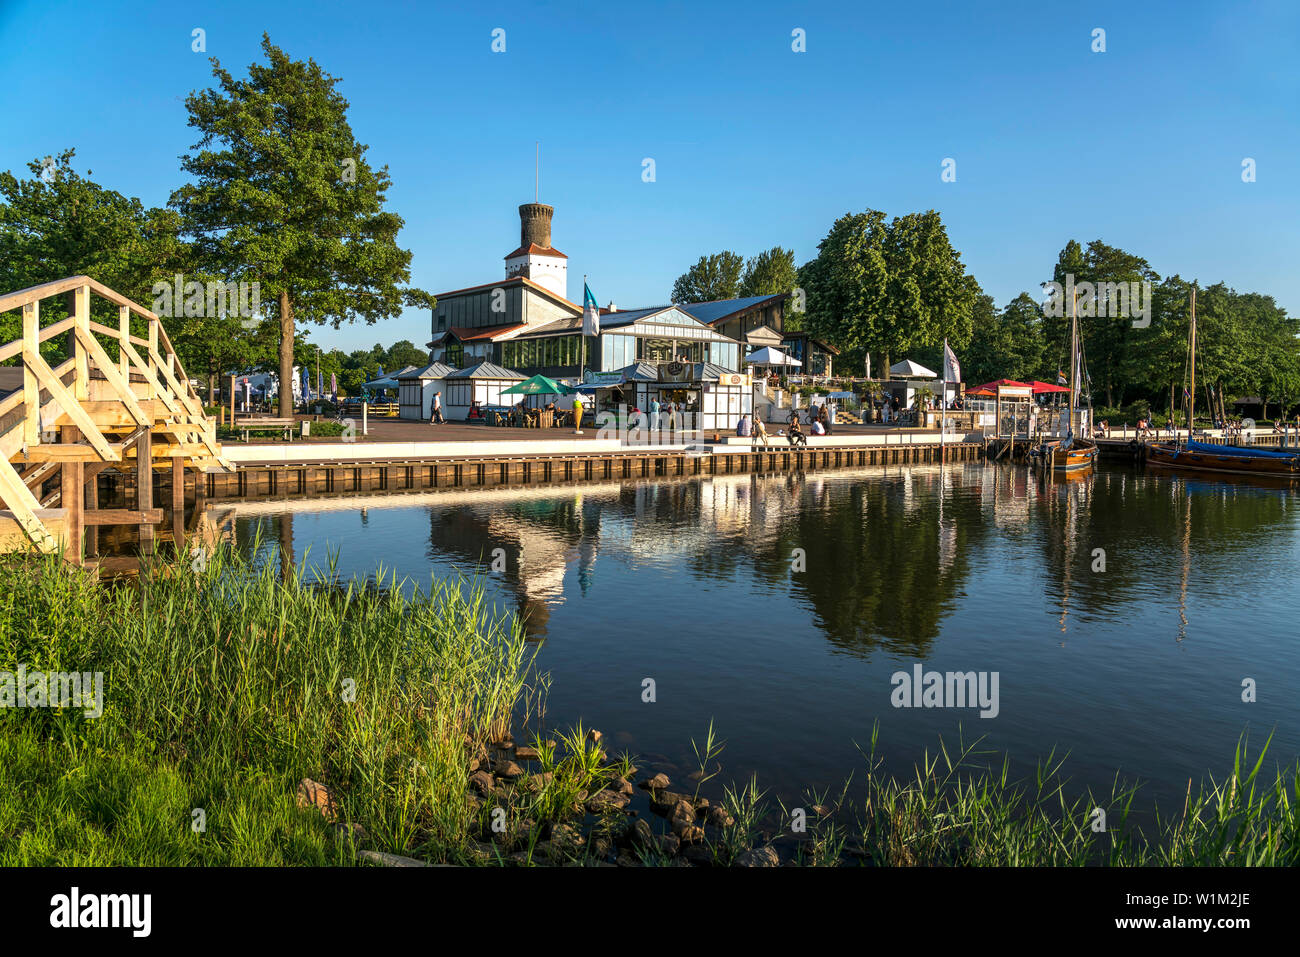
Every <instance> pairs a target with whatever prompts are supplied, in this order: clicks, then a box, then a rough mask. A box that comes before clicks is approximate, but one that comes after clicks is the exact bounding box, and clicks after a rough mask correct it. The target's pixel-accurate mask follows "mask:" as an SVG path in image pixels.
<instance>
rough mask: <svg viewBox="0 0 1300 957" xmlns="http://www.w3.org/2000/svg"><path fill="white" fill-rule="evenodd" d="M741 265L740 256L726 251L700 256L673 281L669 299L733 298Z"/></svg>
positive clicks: (738, 281) (699, 300) (674, 300)
mask: <svg viewBox="0 0 1300 957" xmlns="http://www.w3.org/2000/svg"><path fill="white" fill-rule="evenodd" d="M744 266H745V260H744V258H743V257H742V256H741V255H740V254H739V253H733V252H731V251H730V250H724V251H722V252H720V253H714V254H713V255H712V256H701V257H700V259H699V262H697V263H696V264H695V265H694V266H692V267H691V268H690V269H688V270H686V272H684V273H682V275H680V276H678V277H677V281H676V282H674V283H673V302H679V303H692V302H713V301H714V300H717V299H735V298H736V297H737V296H738V295H739V294H740V271H741V270H742V269H743V268H744Z"/></svg>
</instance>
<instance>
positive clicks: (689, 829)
mask: <svg viewBox="0 0 1300 957" xmlns="http://www.w3.org/2000/svg"><path fill="white" fill-rule="evenodd" d="M674 831H675V832H676V834H677V837H678V838H680V839H681V842H682V843H683V844H699V843H700V842H701V841H703V840H704V828H702V827H700V826H699V825H698V824H683V825H681V826H676V827H674Z"/></svg>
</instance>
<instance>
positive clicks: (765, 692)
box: [212, 464, 1300, 804]
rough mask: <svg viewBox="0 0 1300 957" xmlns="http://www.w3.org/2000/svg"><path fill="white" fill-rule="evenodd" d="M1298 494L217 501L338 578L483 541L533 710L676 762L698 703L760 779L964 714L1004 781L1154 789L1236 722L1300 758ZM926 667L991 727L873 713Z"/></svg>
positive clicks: (475, 495) (478, 550) (904, 737)
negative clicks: (1027, 775) (1059, 766)
mask: <svg viewBox="0 0 1300 957" xmlns="http://www.w3.org/2000/svg"><path fill="white" fill-rule="evenodd" d="M1296 501H1297V500H1296V497H1295V495H1294V494H1293V493H1292V492H1291V491H1290V490H1289V489H1288V488H1287V487H1285V486H1275V487H1261V486H1251V485H1244V484H1234V483H1224V482H1217V481H1213V480H1196V479H1186V478H1183V477H1178V476H1175V477H1167V476H1163V475H1155V474H1151V473H1146V474H1144V473H1142V472H1140V471H1133V470H1130V469H1127V468H1105V469H1103V470H1102V471H1100V472H1099V473H1098V474H1096V475H1095V476H1088V477H1086V478H1083V479H1081V480H1073V481H1069V482H1066V481H1063V480H1060V479H1052V478H1050V477H1049V478H1045V479H1044V478H1039V477H1037V476H1035V475H1032V474H1030V473H1028V472H1027V471H1025V470H1024V469H1021V468H1018V467H1011V466H1002V467H998V466H989V465H983V464H980V465H966V466H950V467H948V468H946V469H944V470H940V469H939V468H938V467H933V466H915V467H910V468H901V469H900V468H893V469H890V470H888V471H881V470H879V469H874V470H869V471H868V470H863V471H861V472H837V473H834V474H806V475H796V476H789V475H784V474H783V475H776V476H770V477H755V476H751V475H739V476H726V477H715V478H712V479H708V478H705V479H696V480H665V481H640V482H624V483H611V484H605V485H584V486H581V487H566V488H554V487H551V488H546V489H535V490H502V491H493V490H483V491H470V492H447V493H441V494H431V495H421V496H409V497H400V496H388V497H375V498H366V499H339V500H331V501H328V502H319V501H318V502H306V503H298V504H292V505H290V504H285V503H274V504H256V505H253V504H250V505H238V506H234V507H233V508H232V507H231V506H213V509H212V512H213V517H214V518H216V519H217V520H218V521H224V522H226V523H227V524H228V525H230V526H232V527H233V531H234V534H235V537H236V540H237V541H238V542H240V543H241V544H242V545H243V546H244V547H248V546H249V543H250V542H251V541H252V540H253V538H254V536H255V534H256V533H257V532H258V531H259V530H260V534H261V536H262V539H263V541H264V549H265V553H266V556H265V557H266V558H267V559H268V560H280V553H281V552H283V551H285V550H286V549H287V550H288V551H289V552H291V554H292V557H293V559H294V560H295V561H303V560H304V559H306V561H307V563H308V565H312V564H316V565H320V566H323V565H324V564H325V563H326V561H327V557H328V554H329V553H330V552H331V551H334V550H337V551H338V552H339V555H340V563H339V571H340V572H341V573H342V574H343V575H344V576H351V575H357V576H362V577H373V576H374V574H375V572H376V570H377V568H379V567H380V566H383V567H384V568H385V569H387V570H388V571H389V572H390V573H391V572H392V571H396V572H397V573H398V575H399V576H406V577H409V578H410V579H411V580H412V581H413V582H414V583H416V584H417V585H418V584H419V583H421V582H423V583H426V584H427V583H428V581H429V579H430V576H440V577H441V576H451V575H456V574H458V573H473V571H474V570H475V567H476V565H477V564H478V562H479V560H480V558H484V559H485V560H487V561H490V559H491V555H492V552H493V549H497V548H500V549H504V552H505V564H506V570H505V571H504V572H503V573H500V574H497V575H493V576H489V578H488V587H489V591H490V594H491V595H492V597H493V598H494V600H496V601H497V602H499V603H500V605H501V606H502V607H504V608H505V609H507V610H510V611H515V612H518V613H519V614H520V615H522V616H524V617H525V620H526V623H527V629H528V631H529V634H530V635H531V636H532V637H533V638H534V639H535V640H536V641H537V642H539V643H540V654H539V657H538V666H539V668H540V669H541V670H543V671H546V672H549V674H550V676H551V684H550V692H549V695H548V698H547V712H546V724H547V725H548V726H550V727H567V726H569V725H571V724H574V723H576V722H577V721H579V720H581V721H582V722H583V723H584V724H585V725H586V726H588V727H597V728H600V729H602V730H603V731H605V733H606V734H607V735H608V736H609V737H610V740H611V741H612V743H613V748H614V749H616V750H623V749H627V750H630V751H632V752H633V753H636V754H639V755H642V756H650V758H651V761H652V763H655V764H658V765H660V766H663V767H665V768H666V769H668V770H669V772H670V774H671V773H673V772H674V771H676V772H677V773H679V774H681V773H684V772H685V771H686V770H688V769H690V768H693V767H694V764H693V762H692V751H691V739H692V738H695V739H697V740H702V738H703V735H704V733H705V730H706V728H707V727H708V724H709V721H710V719H712V720H713V722H714V726H715V728H716V730H717V732H718V734H719V735H720V737H722V738H723V739H725V741H726V750H725V752H724V753H723V758H722V760H723V765H724V772H723V778H726V779H734V780H743V779H746V778H748V776H749V775H750V774H751V773H757V774H758V776H759V779H760V783H761V784H763V785H765V786H767V787H769V788H773V789H775V791H776V792H777V793H778V794H781V795H782V796H785V795H787V794H788V795H798V794H799V793H801V792H802V791H803V790H804V789H806V788H809V787H815V788H821V787H828V786H835V785H838V784H841V783H842V782H843V781H844V779H845V778H846V777H847V776H848V774H849V773H850V772H856V773H857V774H859V775H860V774H861V772H862V769H863V768H864V764H865V762H864V760H863V758H862V756H861V754H860V753H859V751H858V746H859V745H860V746H862V747H864V748H865V747H867V746H868V742H869V741H870V738H871V732H872V726H873V724H874V723H876V722H879V728H880V737H879V741H880V744H879V749H878V750H879V751H880V753H882V754H883V755H884V757H885V758H886V761H887V767H888V768H889V769H890V770H893V771H897V772H903V773H906V772H908V771H910V768H911V764H912V763H913V762H914V761H915V760H917V759H918V758H919V757H920V756H921V754H922V753H923V751H924V750H925V749H927V748H929V749H931V750H933V749H934V747H935V746H936V745H937V744H938V743H939V740H940V738H941V737H942V738H943V739H944V740H945V741H955V740H956V739H957V737H958V735H959V734H961V733H964V734H965V736H966V738H967V739H968V740H969V739H973V738H976V737H980V736H983V738H984V741H983V745H982V746H984V747H988V748H992V749H996V750H998V751H1006V752H1008V753H1009V754H1010V755H1011V757H1012V759H1013V767H1014V768H1015V769H1016V770H1017V771H1019V772H1022V773H1023V772H1028V771H1029V770H1031V769H1032V767H1033V765H1034V763H1035V762H1036V761H1038V760H1040V759H1043V758H1045V757H1046V756H1047V755H1048V754H1049V753H1050V752H1051V751H1052V750H1053V748H1055V749H1056V751H1057V752H1058V754H1059V753H1061V752H1069V760H1068V762H1067V765H1066V768H1067V771H1068V773H1069V775H1070V777H1071V779H1072V781H1073V782H1075V783H1076V784H1078V785H1079V786H1081V787H1082V786H1091V787H1093V788H1095V789H1098V790H1102V791H1107V790H1109V787H1110V784H1111V782H1112V780H1113V778H1114V776H1115V774H1116V773H1117V772H1118V773H1119V774H1120V775H1122V776H1123V777H1125V778H1128V779H1132V780H1140V781H1142V782H1144V788H1143V794H1144V796H1145V800H1146V801H1150V800H1153V799H1159V800H1160V801H1161V803H1164V804H1169V803H1181V800H1182V796H1183V793H1184V792H1185V790H1186V787H1187V779H1188V778H1189V777H1191V778H1194V779H1196V780H1198V781H1199V780H1200V779H1201V778H1202V777H1203V776H1204V775H1205V774H1206V772H1213V773H1215V774H1221V773H1222V772H1223V771H1224V770H1225V768H1226V767H1227V766H1228V765H1229V764H1230V760H1231V756H1232V751H1233V748H1234V746H1235V744H1236V743H1237V740H1238V738H1239V736H1240V735H1241V734H1242V733H1243V732H1246V731H1249V732H1250V736H1251V740H1252V741H1253V742H1258V743H1262V742H1263V740H1264V738H1265V737H1267V735H1268V734H1269V733H1270V731H1272V732H1274V740H1273V744H1272V746H1271V754H1272V755H1273V757H1274V758H1275V759H1276V760H1278V761H1281V762H1283V763H1288V764H1289V763H1291V762H1293V761H1294V760H1295V759H1296V756H1297V754H1298V753H1300V718H1298V716H1297V713H1296V703H1297V701H1300V647H1298V642H1297V621H1300V595H1298V594H1297V590H1296V588H1295V584H1294V583H1295V580H1296V575H1297V570H1298V569H1300V529H1298V527H1297V517H1298V516H1297V509H1296V507H1295V505H1296ZM1098 549H1101V550H1104V571H1102V570H1094V567H1096V568H1097V569H1100V567H1101V564H1100V553H1099V552H1097V550H1098ZM797 550H802V552H800V551H797ZM800 557H802V562H803V570H795V569H794V566H795V565H796V564H798V560H799V559H800ZM918 662H919V663H922V664H923V665H924V666H925V668H926V669H927V670H929V669H935V670H939V671H971V670H974V671H988V672H993V671H996V672H998V673H999V697H1000V701H999V706H1000V711H999V714H998V715H997V717H996V718H992V719H981V718H980V717H979V714H978V712H977V711H976V710H972V709H965V710H959V709H929V710H927V709H897V708H894V707H893V706H892V705H891V703H890V696H891V692H892V691H893V686H892V685H891V681H890V678H891V675H892V674H893V673H895V672H897V671H900V670H905V671H909V672H910V671H911V668H912V666H913V665H914V664H915V663H918ZM645 678H653V679H654V681H655V684H656V693H657V701H655V702H654V703H645V702H643V701H642V682H643V679H645ZM1246 678H1252V679H1254V680H1255V681H1256V682H1257V685H1258V700H1257V701H1256V702H1255V703H1253V704H1247V703H1244V702H1243V701H1242V681H1243V679H1246Z"/></svg>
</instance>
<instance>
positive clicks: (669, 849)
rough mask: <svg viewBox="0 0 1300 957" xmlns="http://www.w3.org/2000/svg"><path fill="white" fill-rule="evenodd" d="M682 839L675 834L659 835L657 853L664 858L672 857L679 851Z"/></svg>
mask: <svg viewBox="0 0 1300 957" xmlns="http://www.w3.org/2000/svg"><path fill="white" fill-rule="evenodd" d="M681 846H682V839H681V838H680V837H678V836H677V835H676V834H661V835H659V853H661V854H663V855H664V856H665V857H672V856H673V855H674V854H676V853H677V851H678V850H680V849H681Z"/></svg>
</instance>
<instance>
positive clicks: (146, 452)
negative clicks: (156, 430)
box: [135, 430, 154, 555]
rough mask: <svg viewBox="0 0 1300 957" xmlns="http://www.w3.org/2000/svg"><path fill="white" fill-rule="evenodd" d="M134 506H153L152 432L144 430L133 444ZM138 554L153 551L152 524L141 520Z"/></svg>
mask: <svg viewBox="0 0 1300 957" xmlns="http://www.w3.org/2000/svg"><path fill="white" fill-rule="evenodd" d="M135 456H136V458H135V507H136V509H137V510H138V511H141V512H145V511H148V510H149V509H151V508H153V433H152V432H150V431H148V430H146V431H144V432H142V433H141V434H140V439H139V441H138V442H137V443H136V446H135ZM139 529H140V554H141V555H147V554H149V553H150V552H152V551H153V548H154V540H153V526H152V525H150V524H149V523H147V522H141V523H140V526H139Z"/></svg>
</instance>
